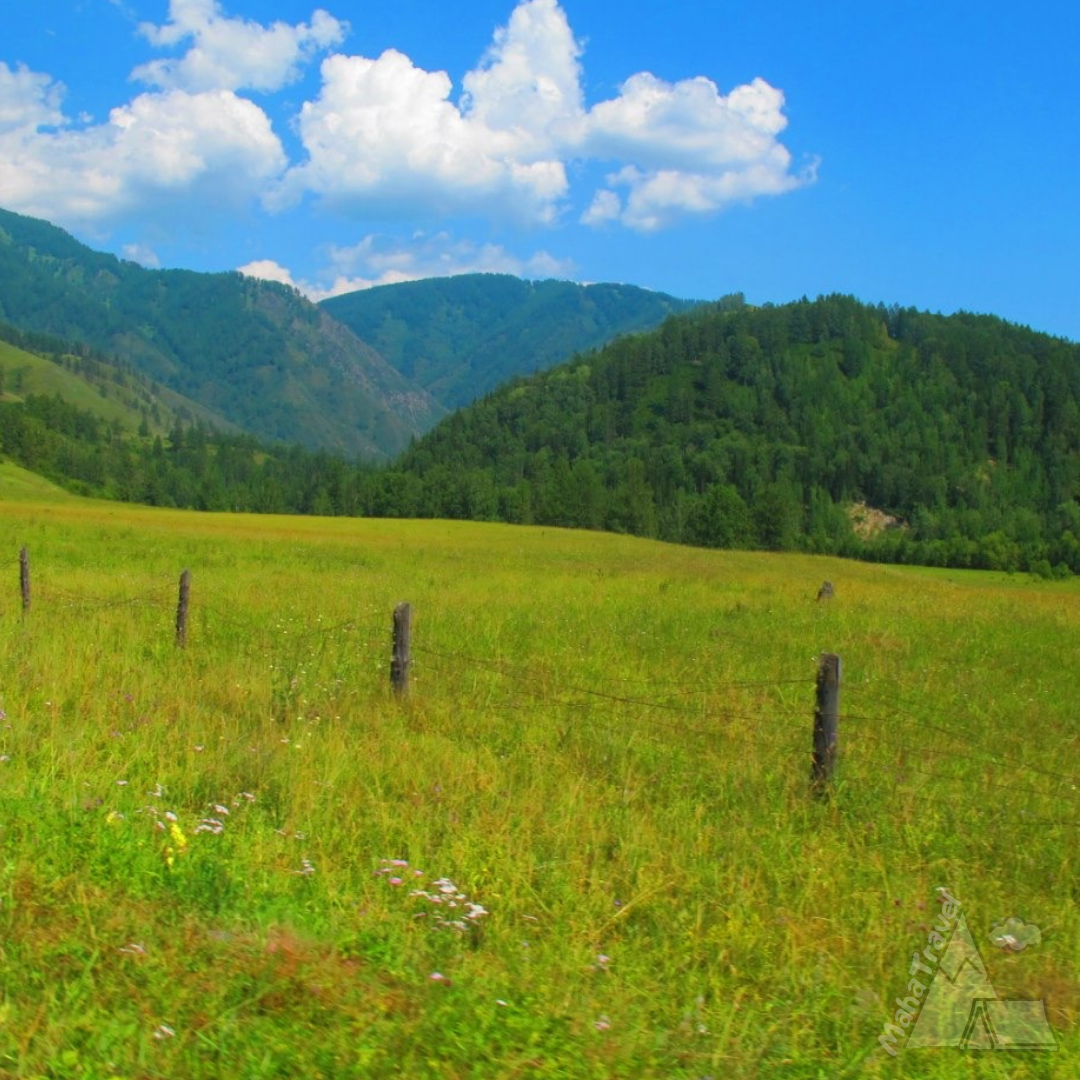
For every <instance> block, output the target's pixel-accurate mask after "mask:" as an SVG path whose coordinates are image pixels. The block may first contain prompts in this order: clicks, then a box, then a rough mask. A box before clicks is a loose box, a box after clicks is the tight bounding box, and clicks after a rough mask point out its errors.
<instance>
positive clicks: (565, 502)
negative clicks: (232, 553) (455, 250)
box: [384, 296, 1080, 572]
mask: <svg viewBox="0 0 1080 1080" xmlns="http://www.w3.org/2000/svg"><path fill="white" fill-rule="evenodd" d="M853 504H868V505H869V506H870V507H871V508H872V509H875V510H880V511H884V512H887V514H888V515H891V516H892V517H893V518H895V519H896V520H895V521H894V522H892V523H891V524H893V525H894V526H895V527H893V528H891V529H888V530H887V531H886V532H884V533H883V534H882V535H880V536H879V537H878V538H877V539H875V540H872V541H868V540H865V539H863V538H860V537H859V536H858V535H857V534H856V533H855V531H854V530H853V528H852V520H851V517H850V511H851V508H852V505H853ZM384 508H385V512H395V513H401V514H403V515H406V516H410V515H416V514H428V515H431V516H436V517H474V518H497V519H502V520H508V521H524V522H537V523H547V524H555V525H570V526H579V527H586V528H607V529H614V530H618V531H626V532H634V533H639V534H644V535H653V536H660V537H662V538H664V539H668V540H674V541H683V542H690V543H699V544H707V545H717V546H760V547H768V548H776V549H787V548H791V547H803V548H807V549H810V550H817V551H830V552H836V553H840V554H869V555H871V556H872V557H878V558H886V559H898V560H911V561H920V562H929V563H941V564H948V565H955V566H982V567H990V568H1004V569H1008V568H1028V569H1038V570H1039V571H1040V572H1050V571H1051V570H1052V569H1053V568H1055V567H1056V568H1059V569H1065V568H1070V567H1071V568H1072V569H1073V570H1074V571H1080V346H1078V345H1075V344H1072V343H1070V342H1067V341H1064V340H1061V339H1056V338H1051V337H1048V336H1046V335H1044V334H1037V333H1034V332H1032V331H1031V330H1028V329H1026V328H1022V327H1017V326H1012V325H1010V324H1008V323H1005V322H1002V321H1001V320H999V319H995V318H992V317H987V316H972V315H955V316H951V317H947V318H946V317H943V316H935V315H928V314H923V313H920V312H916V311H914V310H910V309H900V308H888V309H886V308H884V307H880V306H879V307H869V306H866V305H863V304H860V303H858V302H857V301H855V300H853V299H851V298H848V297H838V296H833V297H826V298H821V299H819V300H817V301H815V302H813V303H811V302H809V301H805V300H804V301H801V302H799V303H795V304H789V305H786V306H783V307H764V308H749V307H743V308H741V309H738V310H729V311H725V310H723V309H722V305H708V306H705V307H702V308H699V309H697V310H695V311H693V312H690V313H688V314H684V315H680V316H674V317H672V318H670V319H668V320H667V321H666V322H665V323H664V325H663V326H662V327H661V328H660V329H659V330H656V331H653V332H650V333H647V334H641V335H637V336H634V337H627V338H622V339H619V340H618V341H615V342H613V343H611V344H610V345H608V346H606V347H605V348H604V349H602V350H600V351H598V352H595V353H592V354H588V355H585V356H582V357H579V358H578V359H577V360H575V361H574V362H573V363H570V364H567V365H563V366H560V367H558V368H555V369H553V370H551V371H548V372H545V373H542V374H539V375H535V376H533V377H530V378H527V379H523V380H519V381H518V382H516V383H515V384H512V385H509V386H506V387H504V388H502V389H500V390H499V391H497V392H496V393H494V394H491V395H490V396H489V397H487V398H485V399H484V400H483V401H480V402H477V403H476V404H475V405H473V406H471V407H470V408H468V409H465V410H463V411H461V412H460V413H457V414H455V415H454V416H451V417H449V418H448V419H447V420H446V421H444V422H443V423H442V424H441V425H440V426H439V427H437V428H436V429H435V430H434V431H433V432H431V433H430V434H429V435H428V436H426V437H425V438H424V439H422V440H420V441H419V442H418V443H417V444H415V445H414V446H413V447H412V448H411V449H410V450H409V451H408V452H407V453H406V455H405V456H404V457H403V459H402V461H401V462H400V464H399V467H398V469H397V471H396V472H394V473H392V474H391V475H389V476H388V477H387V478H386V480H385V488H384ZM878 520H880V521H882V522H886V523H887V522H888V518H887V517H886V516H885V514H882V515H881V516H880V517H879V518H878Z"/></svg>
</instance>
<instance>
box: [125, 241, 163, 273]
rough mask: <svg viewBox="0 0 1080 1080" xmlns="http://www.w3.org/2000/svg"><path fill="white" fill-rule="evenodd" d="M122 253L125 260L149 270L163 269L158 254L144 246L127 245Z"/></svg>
mask: <svg viewBox="0 0 1080 1080" xmlns="http://www.w3.org/2000/svg"><path fill="white" fill-rule="evenodd" d="M120 253H121V255H123V257H124V258H125V259H128V260H130V261H131V262H135V263H138V264H139V265H140V266H145V267H146V268H147V269H148V270H158V269H160V267H161V259H159V258H158V254H157V252H156V251H154V250H153V248H148V247H146V246H145V245H143V244H125V245H124V246H123V247H122V248H121V251H120Z"/></svg>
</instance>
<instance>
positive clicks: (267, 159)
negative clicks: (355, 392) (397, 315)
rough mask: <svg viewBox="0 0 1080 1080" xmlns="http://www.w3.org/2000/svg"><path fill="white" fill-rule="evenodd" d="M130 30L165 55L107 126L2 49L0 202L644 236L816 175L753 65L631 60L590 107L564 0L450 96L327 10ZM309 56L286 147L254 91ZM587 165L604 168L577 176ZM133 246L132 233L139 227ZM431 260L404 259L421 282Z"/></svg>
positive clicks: (530, 17) (367, 274) (510, 37)
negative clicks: (346, 44)
mask: <svg viewBox="0 0 1080 1080" xmlns="http://www.w3.org/2000/svg"><path fill="white" fill-rule="evenodd" d="M140 32H141V35H142V38H143V40H144V41H145V42H147V43H148V44H149V45H150V46H152V47H154V48H156V49H161V50H169V51H170V52H171V53H172V55H169V56H167V57H162V58H158V59H153V60H150V61H149V62H147V63H144V64H141V65H140V66H138V67H136V68H135V70H134V72H133V73H132V78H133V79H135V80H137V81H140V82H142V83H144V84H146V85H147V86H148V87H149V89H147V90H145V92H143V93H140V94H138V95H136V96H135V97H133V98H132V99H131V100H130V101H128V102H126V103H124V104H121V105H119V106H118V107H116V108H114V109H113V110H112V111H111V112H110V114H109V116H108V120H107V121H106V122H104V123H96V124H95V123H93V122H91V120H90V119H89V118H87V117H81V118H79V119H78V120H77V121H76V120H73V119H71V118H69V117H67V116H65V115H64V112H63V101H64V93H65V91H64V87H63V85H62V84H61V83H60V82H58V81H56V80H54V79H53V78H51V77H50V76H49V75H46V74H41V73H37V72H33V71H30V70H28V69H27V68H25V67H18V68H10V67H8V66H7V65H5V64H4V63H3V62H0V205H6V206H10V207H11V208H13V209H17V210H21V211H23V212H25V213H33V214H37V215H39V216H43V217H47V218H50V219H52V220H56V221H58V222H60V223H62V224H65V225H68V226H69V227H72V228H81V229H83V230H84V231H88V232H90V233H91V235H94V236H101V235H102V234H105V233H107V232H108V230H109V229H110V228H112V227H113V226H114V225H116V224H117V223H118V222H120V221H130V219H131V218H132V216H134V217H135V218H136V219H138V220H141V223H142V225H144V226H145V230H144V231H149V230H151V229H152V231H153V233H154V234H156V237H158V238H160V236H161V235H162V234H163V233H165V232H168V231H170V230H172V231H175V230H176V229H177V228H185V229H189V228H192V227H197V226H205V227H207V228H209V227H210V224H211V223H212V221H213V220H214V219H215V218H216V220H219V221H220V220H221V216H222V215H228V214H232V213H234V212H235V211H236V210H237V209H238V208H242V207H246V206H249V205H251V204H253V203H254V204H261V205H262V206H263V207H264V208H265V209H267V210H269V211H271V212H274V213H277V212H284V211H286V210H289V209H293V208H296V207H299V206H301V205H302V204H303V203H304V202H305V200H306V199H307V198H308V197H310V196H314V197H315V199H316V200H318V201H319V202H321V203H322V204H323V205H324V207H325V208H326V209H328V210H329V211H331V212H333V213H336V214H338V215H340V216H343V217H347V218H353V219H360V220H364V221H366V222H371V221H376V220H394V219H398V220H408V221H410V222H413V223H428V224H430V223H432V222H439V223H442V222H444V221H446V220H447V219H452V218H455V217H457V218H461V219H474V220H487V221H495V222H500V223H513V224H519V225H520V224H523V225H527V226H532V227H537V226H539V227H562V226H564V225H567V224H572V223H573V222H574V221H575V219H576V221H577V222H579V223H584V224H585V225H588V226H592V227H608V228H612V227H624V228H629V229H633V230H637V231H640V232H650V231H655V230H658V229H661V228H665V227H667V226H670V225H672V224H675V223H677V222H678V221H680V220H685V219H687V218H695V217H702V216H707V215H711V214H715V213H717V212H719V211H722V210H724V209H725V208H726V207H728V206H730V205H732V204H734V203H748V202H751V201H753V200H755V199H758V198H761V197H765V196H778V195H782V194H785V193H787V192H790V191H792V190H794V189H796V188H798V187H800V186H801V185H804V184H807V183H810V182H812V181H813V179H814V170H815V167H816V166H815V165H814V164H811V165H810V166H808V167H806V168H804V169H802V170H796V169H795V168H794V167H793V164H792V156H791V153H790V152H789V150H788V149H787V148H786V147H785V146H784V144H783V143H782V142H781V141H780V138H781V135H782V134H783V132H784V131H785V128H786V124H787V119H786V117H785V115H784V94H783V92H782V91H781V90H779V89H777V88H775V87H773V86H771V85H770V84H769V83H768V82H766V81H765V80H764V79H760V78H758V79H754V80H753V81H752V82H750V83H747V84H745V85H742V86H736V87H734V88H733V89H731V90H729V91H727V92H726V93H722V92H721V91H720V89H719V88H718V86H717V84H716V83H714V82H713V81H712V80H711V79H708V78H705V77H703V76H698V77H694V78H687V79H684V80H682V81H677V82H673V83H672V82H665V81H664V80H662V79H659V78H657V77H656V76H654V75H652V74H650V73H648V72H639V73H637V74H634V75H631V76H630V77H629V78H627V79H626V80H625V82H623V83H622V85H621V86H620V88H619V90H618V93H617V94H615V95H614V96H613V97H611V98H610V99H609V100H605V101H600V102H598V103H596V104H594V105H592V106H591V107H590V106H588V105H587V103H586V101H585V95H584V92H583V89H582V88H583V84H584V73H583V66H582V65H583V57H584V51H583V47H582V45H581V43H580V42H579V41H578V40H577V39H576V38H575V36H574V33H573V30H572V29H571V26H570V23H569V21H568V19H567V16H566V13H565V11H564V10H563V8H562V7H561V5H560V3H559V2H558V0H521V2H519V3H517V5H516V6H515V7H514V8H513V10H512V12H511V14H510V17H509V19H508V21H507V23H506V25H505V26H504V27H501V28H500V29H498V30H497V31H496V32H495V34H494V37H493V39H492V41H491V43H490V45H489V47H488V48H487V49H486V51H485V52H484V53H483V54H482V56H481V58H480V60H479V62H478V63H477V65H476V66H475V68H474V69H473V70H471V71H469V72H467V73H466V74H465V75H464V77H463V78H462V80H461V85H460V93H459V95H458V97H457V98H456V99H455V96H454V95H455V86H454V83H453V82H452V81H451V78H450V76H449V75H448V74H447V73H446V72H445V71H427V70H425V69H423V68H422V67H420V66H418V65H417V64H415V63H414V62H413V61H412V60H411V59H410V58H409V57H408V56H406V55H405V54H404V53H402V52H400V51H398V50H395V49H388V50H386V51H385V52H383V53H382V54H381V55H380V56H378V57H375V58H370V57H365V56H358V55H347V54H345V53H343V52H339V51H334V50H335V49H337V48H338V47H339V46H340V44H341V42H342V41H343V40H344V38H345V35H346V32H347V24H346V23H344V22H342V21H340V20H338V19H336V18H335V17H334V16H332V15H330V14H329V13H327V12H326V11H324V10H321V9H319V10H315V11H314V12H313V13H312V15H311V16H310V19H309V20H308V21H307V22H300V23H296V24H289V23H285V22H274V23H272V24H267V25H263V24H260V23H258V22H255V21H252V20H250V19H246V18H238V17H231V16H229V15H228V14H227V12H226V11H225V9H224V7H223V6H222V3H221V2H219V0H170V2H169V7H168V19H167V21H165V22H164V23H163V24H161V25H156V24H150V23H144V24H142V25H141V27H140ZM323 53H327V54H328V55H326V56H325V57H324V58H323V60H322V63H321V66H320V78H321V81H320V86H319V90H318V92H317V94H316V95H315V96H314V97H313V98H311V99H310V100H307V101H305V102H304V103H303V104H302V105H301V106H300V107H299V109H298V110H297V109H296V107H295V106H292V105H289V106H287V107H288V108H289V109H290V110H292V111H291V114H290V115H289V116H288V117H287V119H288V120H289V122H291V124H292V126H293V130H294V131H295V134H296V135H297V136H298V137H299V139H300V141H301V144H302V147H303V151H302V156H301V157H300V159H299V160H296V161H294V162H290V161H289V159H288V158H287V156H286V153H285V149H284V147H283V144H282V142H281V141H280V139H279V138H278V135H277V134H276V133H275V131H274V129H273V126H272V123H271V120H270V114H268V112H266V111H264V110H263V108H261V107H260V106H259V105H256V104H255V103H254V102H253V101H252V100H251V98H250V94H251V93H252V92H263V93H267V94H273V93H275V92H277V91H279V90H281V89H282V88H283V87H285V86H286V85H287V84H289V83H290V82H292V81H294V80H295V79H297V78H298V77H299V76H300V75H301V74H302V72H303V69H304V66H305V65H306V64H309V63H312V62H314V60H315V58H316V57H317V56H319V55H320V54H323ZM245 95H247V96H245ZM280 104H281V99H275V100H274V101H273V102H272V103H269V104H267V106H266V107H267V109H272V108H276V107H278V106H279V105H280ZM274 115H275V116H277V115H279V114H278V113H274ZM596 165H599V166H601V168H602V169H603V170H605V178H604V181H603V183H602V184H600V185H595V184H591V185H589V186H587V185H586V181H585V180H584V179H583V178H585V177H590V176H596V175H597V172H598V170H597V169H596V168H595V166H596ZM128 239H131V240H133V241H134V242H139V243H141V242H143V241H145V239H146V236H140V235H138V234H137V230H134V229H133V230H132V231H131V232H130V233H129V236H128ZM497 251H503V249H497ZM503 254H504V255H505V252H503ZM442 255H446V252H445V251H444V252H443V253H442ZM474 256H475V253H470V254H468V256H467V257H463V262H464V263H469V262H470V260H471V259H473V258H474ZM491 257H492V259H493V260H494V261H495V262H496V263H497V262H498V258H499V257H497V256H496V254H495V253H493V254H492V256H491ZM506 257H507V258H508V259H509V261H510V262H511V263H513V261H514V260H513V259H512V257H510V256H506ZM434 262H435V263H436V264H437V263H438V260H437V259H435V260H434ZM427 267H428V264H427V262H425V263H424V264H423V266H422V267H421V268H420V269H419V270H417V269H415V268H410V269H408V270H406V271H401V272H405V273H409V274H412V275H413V276H427V273H428V272H429V270H428V268H427ZM390 272H391V269H386V270H380V269H379V268H378V267H368V268H367V269H364V270H362V271H360V272H358V273H356V274H353V273H352V272H345V273H344V274H343V278H344V280H346V281H352V280H353V279H354V278H356V280H360V281H365V282H372V281H382V280H384V275H385V274H387V273H390ZM322 287H324V288H325V287H331V286H330V285H329V284H327V283H324V284H323V286H322Z"/></svg>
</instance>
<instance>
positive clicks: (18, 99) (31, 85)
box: [0, 60, 64, 138]
mask: <svg viewBox="0 0 1080 1080" xmlns="http://www.w3.org/2000/svg"><path fill="white" fill-rule="evenodd" d="M63 99H64V84H63V83H59V82H55V81H54V80H53V79H52V78H51V77H50V76H48V75H41V74H38V73H37V72H34V71H30V70H29V69H28V68H26V67H24V66H19V67H16V68H10V67H8V66H7V64H5V63H4V61H3V60H0V138H3V137H8V138H11V137H13V136H14V137H22V138H25V137H26V136H28V135H32V134H33V133H34V132H36V131H37V130H38V129H39V128H45V127H56V126H57V125H59V124H62V123H64V114H63V112H62V110H61V103H62V102H63Z"/></svg>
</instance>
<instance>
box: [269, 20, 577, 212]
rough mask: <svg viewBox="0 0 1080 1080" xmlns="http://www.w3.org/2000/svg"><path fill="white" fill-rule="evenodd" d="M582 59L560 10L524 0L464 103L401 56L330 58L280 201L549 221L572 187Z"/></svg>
mask: <svg viewBox="0 0 1080 1080" xmlns="http://www.w3.org/2000/svg"><path fill="white" fill-rule="evenodd" d="M579 53H580V48H579V46H578V44H577V43H576V42H575V40H574V37H573V34H572V33H571V31H570V27H569V24H568V23H567V21H566V16H565V14H564V12H563V11H562V9H561V8H560V7H559V5H558V3H557V2H556V0H526V2H524V3H522V4H519V5H518V7H517V9H516V10H515V11H514V13H513V16H512V17H511V19H510V23H509V25H508V26H507V27H506V28H504V29H502V30H500V31H499V32H498V33H497V34H496V37H495V41H494V43H493V44H492V46H491V47H490V49H489V50H488V52H487V53H486V55H485V56H484V58H483V60H482V62H481V64H480V66H479V67H478V68H476V69H475V70H474V71H472V72H470V73H469V74H468V75H466V76H465V79H464V81H463V85H464V93H463V95H462V99H461V102H460V104H458V103H455V102H454V101H452V100H451V91H452V90H453V84H452V82H451V80H450V77H449V76H448V75H447V74H446V73H445V72H443V71H436V72H430V71H425V70H423V69H421V68H418V67H417V66H415V65H414V64H413V62H412V61H411V60H410V59H409V58H408V57H407V56H405V55H403V54H402V53H400V52H397V51H396V50H393V49H390V50H387V51H386V52H384V53H383V54H382V55H381V56H380V57H378V58H377V59H369V58H366V57H362V56H345V55H340V54H339V55H335V56H331V57H329V58H328V59H327V60H325V61H324V62H323V65H322V76H323V87H322V92H321V94H320V95H319V98H318V100H316V101H313V102H309V103H307V104H306V105H305V106H304V107H303V110H302V111H301V114H300V124H299V130H300V134H301V138H302V139H303V143H304V146H305V149H306V150H307V153H308V160H307V162H305V163H304V164H303V165H301V166H299V167H298V168H296V169H294V170H293V171H292V173H291V174H290V176H289V177H288V179H287V181H286V184H285V185H284V187H283V189H282V196H281V199H280V200H279V201H281V202H283V201H287V200H288V199H290V198H292V199H295V198H297V197H298V196H299V195H300V194H301V192H302V191H305V190H307V191H314V192H315V193H317V194H319V195H321V196H324V197H325V198H326V199H327V200H328V201H330V202H331V203H332V204H335V205H337V206H345V207H349V206H353V207H357V208H362V209H363V210H364V211H365V212H369V213H370V212H372V211H373V210H374V211H376V212H379V211H381V212H383V213H387V212H389V213H391V214H393V213H395V212H397V213H399V214H403V215H404V214H408V213H416V212H418V211H419V212H422V213H424V214H426V215H429V216H430V215H438V214H451V213H477V212H479V213H483V214H487V215H494V216H499V215H502V216H504V217H509V218H515V219H518V220H523V221H526V222H532V223H537V222H539V223H547V222H552V221H553V220H554V219H555V218H556V216H557V212H558V208H559V204H560V201H561V200H562V199H563V198H564V197H565V196H566V194H567V191H568V187H569V185H568V181H567V173H566V164H565V160H564V158H563V155H562V153H561V150H562V148H563V147H564V146H565V144H566V142H567V141H568V139H575V138H576V137H577V136H576V132H575V127H576V125H578V124H579V123H580V120H581V115H582V111H581V90H580V78H579V69H578V59H577V58H578V55H579Z"/></svg>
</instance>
